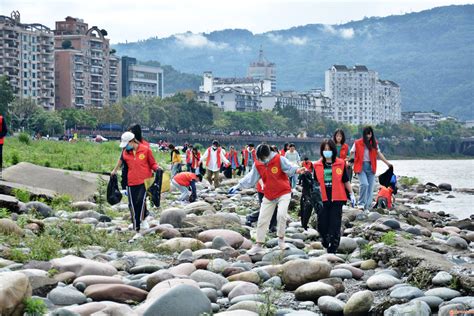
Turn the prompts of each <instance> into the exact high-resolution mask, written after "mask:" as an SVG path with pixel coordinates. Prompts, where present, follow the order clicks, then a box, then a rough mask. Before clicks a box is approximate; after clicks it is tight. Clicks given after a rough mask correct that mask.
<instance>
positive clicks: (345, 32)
mask: <svg viewBox="0 0 474 316" xmlns="http://www.w3.org/2000/svg"><path fill="white" fill-rule="evenodd" d="M323 31H324V32H326V33H329V34H333V35H336V36H339V37H342V38H344V39H351V38H353V37H354V29H353V28H352V27H350V28H339V29H336V28H335V27H334V26H332V25H328V24H326V25H324V28H323Z"/></svg>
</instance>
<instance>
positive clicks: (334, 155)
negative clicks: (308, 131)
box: [319, 138, 337, 163]
mask: <svg viewBox="0 0 474 316" xmlns="http://www.w3.org/2000/svg"><path fill="white" fill-rule="evenodd" d="M326 145H328V146H329V148H330V149H331V151H332V162H335V161H336V158H337V148H336V144H335V143H334V141H333V140H332V139H328V138H326V139H325V140H323V142H322V143H321V147H319V154H320V155H321V157H322V158H323V163H326V158H325V157H324V155H323V151H324V149H325V148H326Z"/></svg>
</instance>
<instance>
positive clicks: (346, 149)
mask: <svg viewBox="0 0 474 316" xmlns="http://www.w3.org/2000/svg"><path fill="white" fill-rule="evenodd" d="M348 153H349V145H347V144H344V145H342V146H341V152H340V153H339V158H341V159H346V158H347V154H348Z"/></svg>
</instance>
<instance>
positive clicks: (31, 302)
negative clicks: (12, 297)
mask: <svg viewBox="0 0 474 316" xmlns="http://www.w3.org/2000/svg"><path fill="white" fill-rule="evenodd" d="M23 304H25V309H24V312H25V314H26V315H27V316H37V315H38V316H39V315H45V314H46V313H47V312H48V308H47V307H46V304H45V303H44V301H43V300H42V299H39V298H31V297H29V298H27V299H25V300H24V301H23Z"/></svg>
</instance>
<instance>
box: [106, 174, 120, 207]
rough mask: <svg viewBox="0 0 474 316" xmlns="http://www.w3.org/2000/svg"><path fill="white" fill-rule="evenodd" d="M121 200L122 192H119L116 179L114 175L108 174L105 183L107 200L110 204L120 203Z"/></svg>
mask: <svg viewBox="0 0 474 316" xmlns="http://www.w3.org/2000/svg"><path fill="white" fill-rule="evenodd" d="M121 200H122V193H120V190H119V186H118V179H117V176H116V175H112V176H110V179H109V183H108V184H107V202H109V204H110V205H115V204H117V203H120V201H121Z"/></svg>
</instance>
